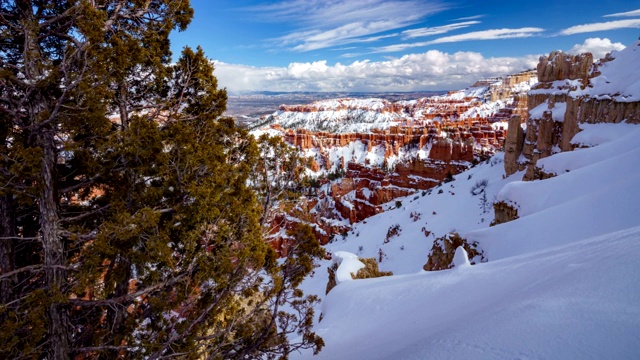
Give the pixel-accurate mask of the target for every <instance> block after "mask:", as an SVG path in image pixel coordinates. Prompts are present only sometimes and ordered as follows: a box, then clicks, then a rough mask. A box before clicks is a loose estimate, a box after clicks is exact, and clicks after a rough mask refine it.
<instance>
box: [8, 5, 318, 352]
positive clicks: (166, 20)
mask: <svg viewBox="0 0 640 360" xmlns="http://www.w3.org/2000/svg"><path fill="white" fill-rule="evenodd" d="M0 12H2V17H0V41H1V42H2V51H1V52H0V64H1V65H2V66H1V67H0V69H1V70H0V182H1V183H2V187H0V358H3V359H4V358H7V359H13V358H48V359H70V358H74V357H78V358H85V359H93V358H96V359H98V358H100V359H112V358H123V359H127V358H142V357H145V358H151V359H157V358H162V357H178V358H207V357H209V358H213V359H218V358H220V359H222V358H224V359H231V358H255V357H264V358H276V357H280V356H282V357H286V356H287V354H288V353H289V352H291V351H294V350H296V349H298V348H313V349H314V350H315V351H318V350H319V349H320V348H321V346H322V340H321V339H320V338H318V337H317V336H315V334H313V333H312V332H311V320H312V319H313V312H312V305H313V304H314V303H315V301H317V299H315V298H314V297H305V296H304V295H303V294H302V292H301V291H300V290H299V289H297V287H298V285H299V284H300V282H301V281H302V279H303V278H304V277H305V276H306V275H307V274H309V273H310V272H311V271H312V270H313V261H314V259H315V258H317V257H319V256H322V249H321V248H320V247H319V245H318V244H317V241H315V238H313V233H312V232H311V231H310V229H304V228H303V229H299V230H298V231H297V232H296V233H295V234H293V235H292V236H293V239H294V240H293V243H294V244H293V249H294V250H293V251H291V252H290V256H289V258H287V259H286V260H285V261H284V262H283V263H278V262H277V261H276V260H275V253H274V251H273V250H272V249H271V248H270V247H269V246H267V245H266V244H265V243H264V241H263V240H262V229H261V227H260V219H261V218H263V217H264V215H263V207H262V206H261V204H260V203H259V202H258V201H257V199H258V197H257V195H256V193H255V192H254V191H253V190H252V188H249V187H248V185H247V184H248V179H249V176H250V175H251V173H252V171H253V170H254V169H255V168H256V166H257V164H258V159H259V157H258V154H259V151H258V146H257V144H256V142H255V140H254V139H253V138H252V137H251V136H249V135H248V134H247V132H246V131H244V130H242V129H240V128H238V127H236V126H235V123H234V121H233V119H230V118H225V117H222V114H223V112H224V110H225V106H226V100H227V95H226V91H225V90H220V89H218V88H217V80H216V78H215V77H214V76H213V74H212V72H213V67H212V65H211V62H210V61H209V60H208V59H207V58H206V57H205V56H204V53H203V52H202V50H201V49H197V50H196V51H193V50H191V49H189V48H186V49H184V51H183V52H182V56H181V57H180V59H179V60H178V61H177V62H176V63H175V65H170V52H169V40H168V35H169V33H170V31H171V30H173V29H184V28H185V27H186V26H187V25H188V23H189V21H190V19H191V16H192V10H191V8H190V6H189V3H188V1H168V0H150V1H109V0H106V1H85V0H77V1H62V0H59V1H54V0H49V1H15V2H14V1H2V2H0ZM284 304H287V309H292V310H293V314H291V313H288V312H285V311H283V306H284ZM294 314H295V315H294ZM291 333H298V334H299V335H302V340H301V341H300V342H298V343H295V344H293V343H290V342H289V340H288V335H289V334H291Z"/></svg>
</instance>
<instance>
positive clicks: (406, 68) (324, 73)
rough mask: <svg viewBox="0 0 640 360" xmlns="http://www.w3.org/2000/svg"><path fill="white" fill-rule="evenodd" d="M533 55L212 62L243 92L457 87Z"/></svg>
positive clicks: (524, 65)
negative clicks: (347, 61) (348, 61)
mask: <svg viewBox="0 0 640 360" xmlns="http://www.w3.org/2000/svg"><path fill="white" fill-rule="evenodd" d="M537 63H538V55H530V56H525V57H521V58H511V57H500V58H485V57H484V56H482V54H480V53H475V52H456V53H453V54H449V53H445V52H441V51H438V50H430V51H427V52H425V53H420V54H410V55H405V56H402V57H400V58H394V59H391V60H387V61H379V62H371V61H368V60H364V61H355V62H353V63H351V64H341V63H337V64H335V65H329V64H327V62H326V61H324V60H323V61H316V62H312V63H309V62H307V63H291V64H289V65H288V66H287V67H262V68H260V67H252V66H246V65H236V64H225V63H221V62H217V63H216V64H215V65H216V71H215V75H216V76H217V77H218V81H219V84H220V86H222V87H226V88H227V89H228V90H229V91H230V92H232V93H237V92H246V91H417V90H446V89H460V88H464V87H467V86H469V85H470V84H472V83H473V82H475V81H476V80H478V79H480V78H484V77H492V76H500V75H506V74H511V73H516V72H518V71H522V70H525V69H530V68H534V67H535V66H536V64H537Z"/></svg>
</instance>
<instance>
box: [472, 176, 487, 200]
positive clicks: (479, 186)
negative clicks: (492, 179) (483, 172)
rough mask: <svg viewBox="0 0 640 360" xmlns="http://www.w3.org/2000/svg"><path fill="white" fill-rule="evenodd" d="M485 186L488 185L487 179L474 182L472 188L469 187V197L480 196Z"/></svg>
mask: <svg viewBox="0 0 640 360" xmlns="http://www.w3.org/2000/svg"><path fill="white" fill-rule="evenodd" d="M487 185H489V180H487V179H482V180H478V181H476V183H475V184H473V186H472V187H471V195H473V196H476V195H480V194H481V193H483V192H484V189H486V188H487Z"/></svg>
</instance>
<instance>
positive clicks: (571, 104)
mask: <svg viewBox="0 0 640 360" xmlns="http://www.w3.org/2000/svg"><path fill="white" fill-rule="evenodd" d="M638 63H640V42H636V43H634V44H632V45H630V46H629V47H627V48H626V49H624V50H622V51H620V52H616V53H614V54H612V55H608V56H607V57H606V58H605V59H602V60H600V61H599V62H598V63H595V64H594V63H593V56H592V55H591V54H590V53H586V54H582V55H569V54H564V53H562V52H552V53H551V54H550V55H549V56H548V57H546V56H543V57H541V58H540V63H539V64H538V67H537V73H538V79H539V80H540V82H539V83H538V84H537V85H535V86H533V87H532V89H531V91H530V92H529V98H528V107H529V119H528V120H527V123H526V129H527V130H526V135H525V139H524V144H523V146H522V151H521V152H519V151H518V149H519V146H518V143H519V142H518V141H519V136H517V135H516V134H515V133H514V131H513V128H512V127H510V129H512V131H511V132H510V136H509V135H507V136H508V139H507V144H506V151H507V154H505V162H504V164H505V165H504V166H505V173H506V175H511V174H513V173H515V172H516V171H518V170H525V169H526V172H525V175H524V177H523V180H535V179H541V178H545V177H548V176H550V174H546V173H545V172H544V171H541V170H540V169H537V168H536V164H537V162H538V160H539V159H542V158H545V157H547V156H550V155H552V154H554V153H557V152H561V151H571V150H573V149H574V145H573V144H572V143H571V140H572V138H573V137H574V136H575V135H576V134H577V133H578V132H579V131H580V124H582V123H592V124H593V123H619V122H622V121H626V122H627V123H634V124H640V98H639V97H638V95H637V94H635V93H634V91H633V89H636V88H637V87H638V83H639V82H640V76H638V75H637V72H636V73H629V71H628V66H636V65H635V64H638ZM620 74H629V75H623V77H621V75H620Z"/></svg>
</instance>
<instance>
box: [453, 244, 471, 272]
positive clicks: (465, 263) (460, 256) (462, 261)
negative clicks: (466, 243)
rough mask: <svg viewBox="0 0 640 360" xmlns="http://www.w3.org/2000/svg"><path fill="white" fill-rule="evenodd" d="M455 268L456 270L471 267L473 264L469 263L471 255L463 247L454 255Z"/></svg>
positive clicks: (459, 247)
mask: <svg viewBox="0 0 640 360" xmlns="http://www.w3.org/2000/svg"><path fill="white" fill-rule="evenodd" d="M453 266H454V268H456V269H459V268H465V267H469V266H471V263H470V262H469V255H468V254H467V251H466V250H465V249H464V248H463V247H462V246H458V248H457V249H456V252H455V254H453Z"/></svg>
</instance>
